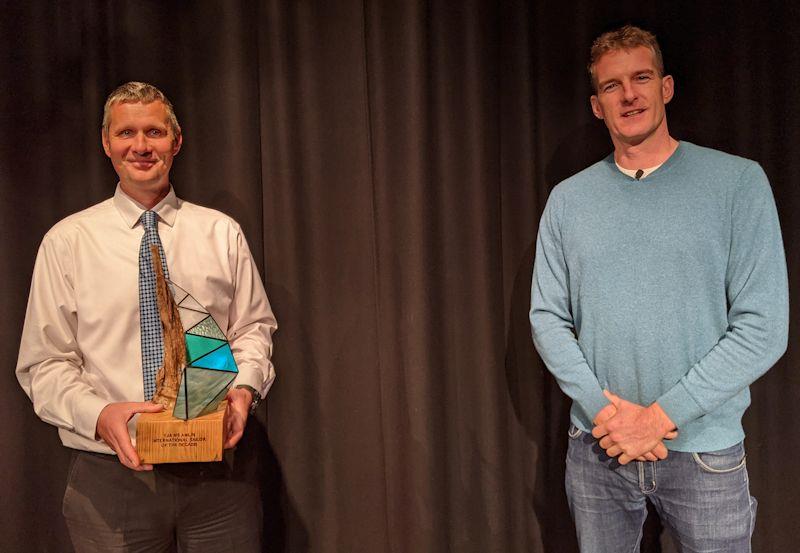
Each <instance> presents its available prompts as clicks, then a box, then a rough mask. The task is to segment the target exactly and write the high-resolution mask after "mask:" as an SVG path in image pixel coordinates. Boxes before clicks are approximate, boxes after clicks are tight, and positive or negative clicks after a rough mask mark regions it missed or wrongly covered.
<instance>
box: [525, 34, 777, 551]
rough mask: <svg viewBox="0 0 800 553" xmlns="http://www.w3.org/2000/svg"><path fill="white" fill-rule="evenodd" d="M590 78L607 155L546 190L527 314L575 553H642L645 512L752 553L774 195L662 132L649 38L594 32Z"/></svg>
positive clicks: (730, 163)
mask: <svg viewBox="0 0 800 553" xmlns="http://www.w3.org/2000/svg"><path fill="white" fill-rule="evenodd" d="M589 71H590V74H591V77H592V85H593V87H594V91H595V94H594V95H593V96H592V97H591V106H592V111H593V113H594V114H595V116H596V117H597V118H598V119H602V120H603V122H604V123H605V124H606V126H607V127H608V131H609V134H610V135H611V140H612V142H613V144H614V152H613V154H612V155H610V156H608V158H606V159H604V160H602V161H600V162H598V163H596V164H594V165H592V166H591V167H589V168H587V169H585V170H584V171H581V172H580V173H578V174H576V175H574V176H573V177H570V178H569V179H567V180H565V181H564V182H562V183H560V184H559V185H558V186H557V187H556V188H555V189H554V190H553V192H552V194H551V195H550V198H549V200H548V202H547V206H546V207H545V210H544V213H543V215H542V218H541V222H540V226H539V236H538V240H537V244H536V261H535V264H534V272H533V282H532V290H531V312H530V320H531V327H532V331H533V340H534V343H535V345H536V349H537V350H538V351H539V354H540V355H541V357H542V359H543V360H544V362H545V364H546V365H547V367H548V369H549V370H550V371H551V372H552V373H553V375H554V376H555V377H556V379H557V380H558V383H559V385H560V386H561V389H562V390H563V391H564V392H565V393H566V394H567V395H568V396H569V397H570V398H572V400H573V404H572V411H571V419H572V425H571V428H570V432H569V435H570V443H569V448H568V453H567V473H566V487H567V495H568V499H569V503H570V508H571V510H572V515H573V518H574V519H575V524H576V528H577V532H578V539H579V542H580V546H581V551H583V552H598V553H602V552H614V553H617V552H620V551H638V549H639V542H640V540H641V530H642V524H643V522H644V519H645V517H646V502H647V500H648V499H649V500H650V501H651V502H652V503H653V504H654V506H655V508H656V509H657V510H658V512H659V514H660V515H661V519H662V522H663V523H664V524H665V526H666V527H667V528H669V529H670V530H671V531H672V534H673V536H674V538H675V539H676V541H678V542H679V543H680V544H681V547H682V550H683V551H725V552H749V551H750V550H751V549H750V537H751V535H752V531H753V525H754V522H755V511H756V501H755V499H754V498H752V497H751V496H750V493H749V488H748V479H747V469H746V467H745V461H744V457H745V455H744V446H743V439H744V432H743V430H742V424H741V418H742V415H743V414H744V412H745V410H746V409H747V407H748V405H749V404H750V392H749V385H750V383H752V382H753V381H754V380H756V379H757V378H758V377H759V376H761V375H762V374H763V373H764V372H766V371H767V370H768V369H769V368H770V367H771V366H772V365H773V364H774V363H775V362H776V361H777V360H778V358H779V357H780V356H781V355H782V354H783V352H784V351H785V349H786V341H787V329H788V284H787V276H786V261H785V257H784V251H783V243H782V240H781V233H780V225H779V223H778V216H777V211H776V209H775V202H774V200H773V197H772V192H771V189H770V186H769V182H768V181H767V177H766V175H765V174H764V172H763V170H762V169H761V167H760V166H759V165H758V164H756V163H754V162H752V161H749V160H746V159H743V158H739V157H735V156H732V155H728V154H724V153H722V152H718V151H715V150H711V149H707V148H702V147H699V146H695V145H694V144H690V143H688V142H685V141H682V142H678V141H677V140H676V139H674V138H672V137H671V136H670V134H669V130H668V128H667V118H666V112H665V105H666V104H667V103H668V102H669V101H670V100H671V98H672V96H673V92H674V83H673V79H672V77H671V76H669V75H665V74H664V68H663V61H662V59H661V52H660V49H659V47H658V43H657V42H656V40H655V37H654V36H653V35H652V34H650V33H648V32H646V31H643V30H641V29H638V28H636V27H632V26H626V27H623V28H621V29H618V30H616V31H612V32H609V33H605V34H603V35H601V36H600V37H599V38H598V39H597V40H596V41H595V43H594V45H593V46H592V51H591V62H590V65H589ZM598 446H599V447H598Z"/></svg>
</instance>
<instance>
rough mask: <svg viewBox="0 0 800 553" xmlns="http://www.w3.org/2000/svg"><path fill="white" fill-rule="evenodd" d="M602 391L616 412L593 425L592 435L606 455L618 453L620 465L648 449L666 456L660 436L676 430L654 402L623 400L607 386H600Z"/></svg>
mask: <svg viewBox="0 0 800 553" xmlns="http://www.w3.org/2000/svg"><path fill="white" fill-rule="evenodd" d="M603 393H604V394H605V395H606V397H607V398H608V399H609V401H611V403H612V404H613V405H614V407H616V409H617V412H616V414H615V415H614V416H613V417H611V418H609V419H608V420H606V421H605V422H603V423H601V424H599V425H597V426H595V427H594V429H593V430H592V436H594V437H595V438H598V439H600V446H601V447H603V448H604V449H606V453H607V454H608V456H609V457H616V456H617V455H619V459H618V460H619V463H620V464H621V465H625V464H627V463H629V462H631V461H632V460H634V459H637V458H639V457H641V456H642V455H644V454H645V453H647V452H650V451H654V452H656V455H657V456H658V457H659V458H664V457H666V448H664V446H663V444H661V440H662V439H665V438H666V439H671V438H674V437H675V436H676V435H677V434H676V433H675V432H674V430H675V424H674V423H673V422H672V421H671V420H670V418H669V417H668V416H667V414H666V413H665V412H664V410H663V409H661V407H660V406H659V405H658V403H654V404H652V405H650V406H649V407H643V406H641V405H637V404H635V403H632V402H630V401H626V400H624V399H622V398H620V397H619V396H616V395H614V394H612V393H611V392H609V391H608V390H604V391H603ZM604 442H605V443H604ZM659 446H660V447H659ZM662 449H663V451H661V450H662ZM659 453H661V455H659ZM662 455H663V457H662Z"/></svg>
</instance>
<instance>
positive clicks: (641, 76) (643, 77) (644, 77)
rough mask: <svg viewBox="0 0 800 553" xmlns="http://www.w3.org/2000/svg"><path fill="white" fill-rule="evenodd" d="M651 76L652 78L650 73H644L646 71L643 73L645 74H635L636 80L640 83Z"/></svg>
mask: <svg viewBox="0 0 800 553" xmlns="http://www.w3.org/2000/svg"><path fill="white" fill-rule="evenodd" d="M651 78H652V77H651V76H650V75H648V74H646V73H645V74H642V75H636V80H637V81H639V82H641V83H644V82H647V81H649V80H650V79H651Z"/></svg>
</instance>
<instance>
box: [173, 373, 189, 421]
mask: <svg viewBox="0 0 800 553" xmlns="http://www.w3.org/2000/svg"><path fill="white" fill-rule="evenodd" d="M186 397H187V394H186V368H184V369H183V373H182V374H181V384H180V386H178V398H177V399H176V400H175V407H174V408H173V409H172V416H173V417H175V418H176V419H183V420H187V419H188V418H189V413H188V410H187V403H186Z"/></svg>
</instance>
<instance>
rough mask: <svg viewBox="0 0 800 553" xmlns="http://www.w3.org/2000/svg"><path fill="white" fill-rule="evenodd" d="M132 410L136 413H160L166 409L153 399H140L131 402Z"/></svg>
mask: <svg viewBox="0 0 800 553" xmlns="http://www.w3.org/2000/svg"><path fill="white" fill-rule="evenodd" d="M131 410H132V411H133V412H134V413H160V412H161V411H163V410H164V406H163V405H161V404H160V403H153V402H152V401H140V402H137V403H133V404H131Z"/></svg>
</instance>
